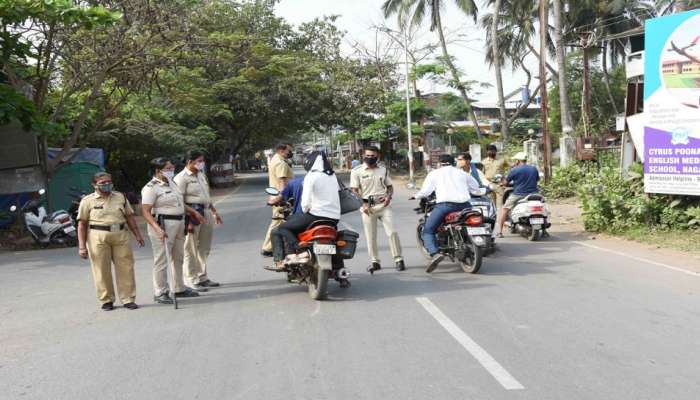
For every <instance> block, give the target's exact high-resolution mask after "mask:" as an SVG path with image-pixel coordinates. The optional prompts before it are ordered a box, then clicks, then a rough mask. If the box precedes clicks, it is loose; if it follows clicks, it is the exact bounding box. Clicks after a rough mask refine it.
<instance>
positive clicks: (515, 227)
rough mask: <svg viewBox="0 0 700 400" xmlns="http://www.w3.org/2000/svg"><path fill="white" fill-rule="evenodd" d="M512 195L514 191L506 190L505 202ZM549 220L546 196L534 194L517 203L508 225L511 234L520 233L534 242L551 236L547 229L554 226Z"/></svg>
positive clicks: (509, 215)
mask: <svg viewBox="0 0 700 400" xmlns="http://www.w3.org/2000/svg"><path fill="white" fill-rule="evenodd" d="M511 193H512V189H511V190H508V189H506V192H505V194H504V196H503V201H504V202H505V201H506V199H508V196H509V195H510V194H511ZM548 218H549V206H548V205H547V203H545V200H544V196H542V195H541V194H537V193H534V194H530V195H528V196H527V197H525V198H524V199H522V200H520V201H518V202H517V203H515V207H513V209H512V210H510V212H509V213H508V219H506V224H507V225H508V226H509V227H510V232H511V233H519V234H520V235H522V236H523V237H526V238H527V239H528V240H530V241H532V242H534V241H537V240H538V239H540V238H541V237H547V236H548V235H549V234H548V233H547V228H549V227H550V226H552V224H551V223H549V221H547V219H548Z"/></svg>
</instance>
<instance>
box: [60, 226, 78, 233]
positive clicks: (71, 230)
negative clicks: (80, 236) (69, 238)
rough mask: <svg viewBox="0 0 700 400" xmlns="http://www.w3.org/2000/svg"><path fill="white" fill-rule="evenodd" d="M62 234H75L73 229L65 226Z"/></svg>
mask: <svg viewBox="0 0 700 400" xmlns="http://www.w3.org/2000/svg"><path fill="white" fill-rule="evenodd" d="M63 232H65V233H71V232H75V228H74V227H72V226H67V227H65V228H63Z"/></svg>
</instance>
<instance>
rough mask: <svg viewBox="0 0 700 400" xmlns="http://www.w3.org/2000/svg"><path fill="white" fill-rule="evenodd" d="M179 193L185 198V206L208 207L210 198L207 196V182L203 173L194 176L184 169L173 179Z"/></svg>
mask: <svg viewBox="0 0 700 400" xmlns="http://www.w3.org/2000/svg"><path fill="white" fill-rule="evenodd" d="M173 181H174V182H175V184H176V185H177V187H178V189H179V190H180V193H182V195H183V196H185V203H187V204H202V205H204V207H209V205H210V204H211V197H210V195H209V182H207V177H206V175H205V174H204V172H198V173H197V174H195V173H194V172H192V171H190V170H189V169H187V168H185V169H183V170H182V171H180V173H179V174H177V175H176V176H175V178H173Z"/></svg>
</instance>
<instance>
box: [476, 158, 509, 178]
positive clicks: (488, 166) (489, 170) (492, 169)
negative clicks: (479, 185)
mask: <svg viewBox="0 0 700 400" xmlns="http://www.w3.org/2000/svg"><path fill="white" fill-rule="evenodd" d="M481 163H482V164H484V175H486V179H488V180H489V181H492V180H493V177H494V176H496V175H498V174H501V175H505V174H506V170H507V169H508V162H507V161H506V160H505V159H503V158H496V159H491V158H484V159H483V160H482V161H481Z"/></svg>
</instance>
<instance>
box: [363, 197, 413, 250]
mask: <svg viewBox="0 0 700 400" xmlns="http://www.w3.org/2000/svg"><path fill="white" fill-rule="evenodd" d="M378 221H380V222H381V223H382V225H384V232H385V233H386V235H387V237H388V238H389V247H390V248H391V256H392V257H393V258H394V262H396V261H400V260H402V259H403V258H402V257H401V242H400V241H399V234H398V233H396V232H395V231H394V223H393V221H392V212H391V206H389V207H384V205H383V204H380V205H377V206H374V207H372V208H371V209H370V213H369V215H367V214H365V213H362V225H364V227H365V237H366V238H367V250H368V251H369V258H370V260H371V261H372V262H376V263H378V262H380V261H379V249H378V246H377V222H378Z"/></svg>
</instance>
